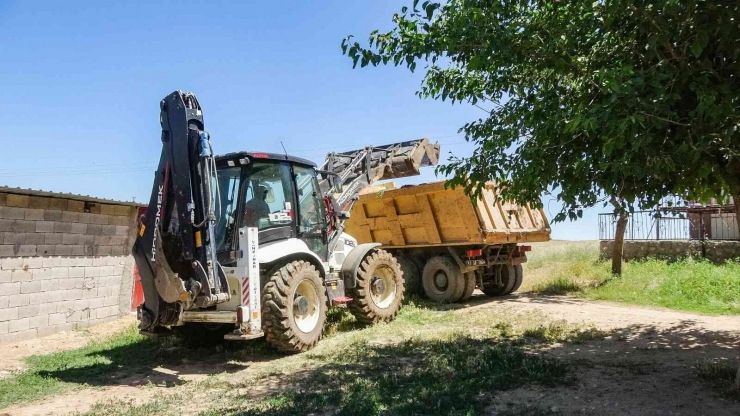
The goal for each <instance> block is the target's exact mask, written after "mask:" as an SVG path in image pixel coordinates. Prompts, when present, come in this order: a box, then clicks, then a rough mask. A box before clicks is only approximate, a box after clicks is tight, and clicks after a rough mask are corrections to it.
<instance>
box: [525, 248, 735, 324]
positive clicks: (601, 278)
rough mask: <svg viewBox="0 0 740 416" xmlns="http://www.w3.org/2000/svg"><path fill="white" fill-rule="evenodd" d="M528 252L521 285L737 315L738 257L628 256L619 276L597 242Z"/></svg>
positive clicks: (543, 291)
mask: <svg viewBox="0 0 740 416" xmlns="http://www.w3.org/2000/svg"><path fill="white" fill-rule="evenodd" d="M548 244H555V245H558V243H548ZM540 248H541V250H538V249H540ZM570 249H572V252H571V251H570ZM530 257H531V259H532V260H531V264H527V265H526V266H525V267H526V271H525V282H527V281H528V280H529V282H528V285H527V286H525V287H524V288H523V290H529V291H531V292H534V293H540V294H545V295H565V294H571V295H575V296H579V297H583V298H586V299H592V300H607V301H613V302H623V303H628V304H633V305H641V306H660V307H665V308H670V309H676V310H682V311H690V312H699V313H704V314H710V315H736V314H740V263H737V262H728V263H725V264H723V265H715V264H713V263H710V262H708V261H706V260H693V259H687V260H682V261H678V262H668V261H664V260H646V261H631V262H626V263H625V264H624V266H623V271H622V277H619V278H618V277H614V276H612V275H611V273H610V263H609V262H601V261H599V260H598V247H597V246H596V245H595V244H588V243H580V244H578V243H570V244H562V245H561V246H560V247H554V248H549V247H542V246H538V247H537V248H536V249H535V250H534V251H533V252H532V254H531V255H530Z"/></svg>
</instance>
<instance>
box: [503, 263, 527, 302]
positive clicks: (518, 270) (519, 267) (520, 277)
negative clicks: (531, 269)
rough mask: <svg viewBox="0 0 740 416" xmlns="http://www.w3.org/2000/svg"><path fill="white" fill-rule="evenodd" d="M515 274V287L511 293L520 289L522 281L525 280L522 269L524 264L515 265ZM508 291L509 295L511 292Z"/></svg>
mask: <svg viewBox="0 0 740 416" xmlns="http://www.w3.org/2000/svg"><path fill="white" fill-rule="evenodd" d="M514 275H515V276H516V281H515V282H514V287H513V288H511V290H510V291H509V293H514V292H516V291H517V290H519V287H520V286H521V285H522V281H523V280H524V271H523V270H522V265H521V264H517V265H516V266H514ZM509 293H507V295H508V294H509Z"/></svg>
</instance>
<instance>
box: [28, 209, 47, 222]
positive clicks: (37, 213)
mask: <svg viewBox="0 0 740 416" xmlns="http://www.w3.org/2000/svg"><path fill="white" fill-rule="evenodd" d="M23 212H24V218H25V219H26V220H29V221H42V220H43V219H44V210H43V209H34V208H25V209H24V210H23Z"/></svg>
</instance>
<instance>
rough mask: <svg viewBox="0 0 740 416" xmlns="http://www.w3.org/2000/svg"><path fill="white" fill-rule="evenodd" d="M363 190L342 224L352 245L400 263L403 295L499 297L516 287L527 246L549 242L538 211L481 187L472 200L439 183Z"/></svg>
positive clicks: (452, 299)
mask: <svg viewBox="0 0 740 416" xmlns="http://www.w3.org/2000/svg"><path fill="white" fill-rule="evenodd" d="M389 185H390V186H388V187H386V188H384V187H383V185H375V186H373V187H371V188H367V190H366V192H364V193H363V194H362V195H361V196H360V197H359V199H358V201H357V203H356V204H355V205H354V207H353V209H352V211H351V215H350V219H349V221H348V222H347V223H346V231H347V233H349V234H351V235H352V236H354V237H355V238H356V239H357V241H358V242H359V243H371V242H372V243H379V244H382V245H383V248H384V249H385V250H387V251H388V252H390V253H392V254H393V255H394V256H395V257H396V258H397V259H398V261H399V263H400V265H401V270H402V271H403V273H404V278H405V283H406V291H407V293H413V292H416V293H419V294H422V293H423V294H425V295H426V296H427V297H429V298H430V299H432V300H434V301H437V302H457V301H464V300H467V299H468V298H470V296H471V295H472V294H473V291H474V290H475V289H476V288H479V289H481V290H482V291H483V293H485V294H486V295H489V296H503V295H507V294H509V293H512V292H514V291H516V290H517V289H519V286H520V285H521V284H522V279H523V275H522V266H521V265H522V263H524V262H526V261H527V256H526V252H527V251H530V250H531V246H529V245H527V244H526V243H532V242H542V241H549V240H550V226H549V224H548V221H547V218H546V216H545V213H544V211H543V210H542V209H535V208H532V207H530V206H528V205H517V204H514V203H506V202H501V201H500V200H499V199H498V198H497V197H496V191H495V186H494V184H493V183H487V184H486V186H485V188H484V190H483V192H482V197H481V198H480V199H477V200H475V201H473V200H471V198H470V197H468V196H467V195H465V194H464V193H463V190H462V188H457V189H451V188H447V189H446V188H445V183H444V182H435V183H429V184H423V185H416V186H405V187H402V188H400V189H394V188H395V186H393V185H392V184H389Z"/></svg>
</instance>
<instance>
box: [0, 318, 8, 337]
mask: <svg viewBox="0 0 740 416" xmlns="http://www.w3.org/2000/svg"><path fill="white" fill-rule="evenodd" d="M9 328H10V322H8V321H5V322H0V334H7V333H8V330H9Z"/></svg>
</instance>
